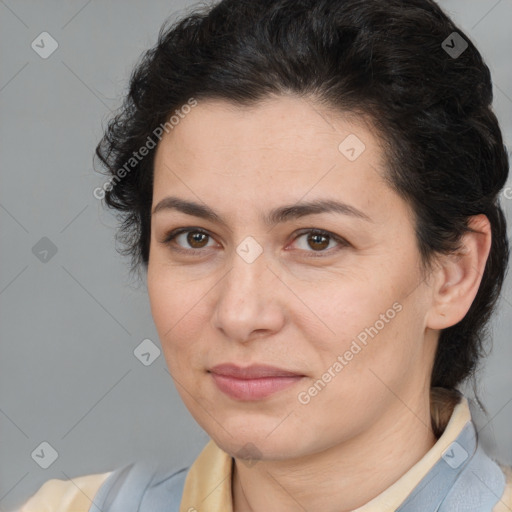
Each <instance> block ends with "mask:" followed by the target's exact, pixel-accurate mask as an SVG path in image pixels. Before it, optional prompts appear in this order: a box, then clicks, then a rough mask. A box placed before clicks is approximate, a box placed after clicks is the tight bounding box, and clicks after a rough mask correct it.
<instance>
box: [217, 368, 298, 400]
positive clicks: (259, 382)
mask: <svg viewBox="0 0 512 512" xmlns="http://www.w3.org/2000/svg"><path fill="white" fill-rule="evenodd" d="M209 373H210V374H211V376H212V378H213V380H214V382H215V384H216V385H217V387H218V388H219V390H220V391H222V392H223V393H225V394H226V395H228V396H229V397H230V398H233V399H235V400H244V401H251V400H261V399H263V398H266V397H268V396H270V395H272V394H274V393H277V392H278V391H281V390H284V389H286V388H289V387H290V386H292V385H294V384H296V383H297V382H299V381H300V380H301V379H302V378H303V377H304V375H302V374H299V373H296V372H293V371H289V370H284V369H282V368H276V367H274V366H267V365H251V366H248V367H245V368H243V367H240V366H237V365H235V364H231V363H226V364H220V365H217V366H214V367H213V368H211V369H210V370H209Z"/></svg>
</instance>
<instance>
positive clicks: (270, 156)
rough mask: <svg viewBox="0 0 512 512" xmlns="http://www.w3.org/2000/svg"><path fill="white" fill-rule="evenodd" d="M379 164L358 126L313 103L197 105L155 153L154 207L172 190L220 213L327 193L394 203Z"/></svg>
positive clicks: (367, 204) (376, 148) (370, 136)
mask: <svg viewBox="0 0 512 512" xmlns="http://www.w3.org/2000/svg"><path fill="white" fill-rule="evenodd" d="M383 162H384V155H383V153H382V150H381V147H380V144H379V139H378V138H377V136H376V135H375V134H374V133H373V132H372V131H371V130H370V129H369V128H368V126H367V125H366V124H365V123H364V122H362V120H361V122H358V120H357V118H355V117H354V116H351V117H348V116H344V115H343V114H341V113H337V112H334V111H329V110H326V109H325V107H323V108H322V107H320V106H319V105H318V104H315V103H314V102H313V101H311V100H306V99H304V98H297V97H294V96H291V97H290V96H279V97H273V98H270V99H266V100H264V101H262V102H259V103H257V104H256V105H254V106H251V107H240V106H238V105H235V104H233V103H230V102H227V101H223V100H202V101H198V103H197V105H196V106H195V107H194V108H192V109H190V111H189V113H187V114H186V115H183V116H182V118H181V119H180V120H179V122H178V123H177V124H176V125H175V126H174V127H173V129H172V130H170V131H169V133H165V134H164V136H163V137H162V140H161V142H160V143H159V145H158V147H157V153H156V156H155V166H154V172H155V180H154V201H153V203H154V204H155V203H156V202H157V201H159V200H160V199H162V197H164V196H165V195H167V194H168V193H170V192H171V191H172V192H173V194H175V193H179V192H181V193H182V195H186V196H187V197H189V198H192V197H193V196H196V197H195V198H196V199H197V198H198V197H199V198H200V199H203V198H211V199H212V200H214V201H215V200H216V199H218V200H219V201H221V202H222V203H223V206H224V207H228V206H229V205H228V204H226V198H232V199H233V201H242V202H243V201H246V202H250V201H252V202H254V203H255V204H262V203H263V202H267V201H268V202H272V203H275V204H282V203H284V202H293V201H298V200H299V199H301V198H303V197H305V196H306V195H307V199H309V200H311V199H316V198H320V197H322V198H324V197H325V194H326V193H328V194H330V197H333V196H336V197H338V198H340V199H343V200H345V201H347V202H351V203H352V204H353V205H354V206H355V207H357V208H359V209H362V210H365V209H370V210H371V209H372V203H375V201H376V200H377V199H378V198H380V200H381V202H382V201H390V200H392V199H397V197H395V198H393V193H392V191H391V190H390V189H389V188H388V185H387V184H386V183H385V182H384V180H383V178H382V176H383V174H384V165H383ZM239 204H241V203H239ZM369 215H371V213H369Z"/></svg>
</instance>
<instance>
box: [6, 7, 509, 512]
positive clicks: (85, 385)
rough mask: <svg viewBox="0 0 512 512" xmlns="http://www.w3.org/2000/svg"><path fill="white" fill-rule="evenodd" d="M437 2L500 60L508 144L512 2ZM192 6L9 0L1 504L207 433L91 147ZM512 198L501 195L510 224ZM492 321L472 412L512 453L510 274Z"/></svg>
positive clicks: (181, 459) (498, 99) (198, 440)
mask: <svg viewBox="0 0 512 512" xmlns="http://www.w3.org/2000/svg"><path fill="white" fill-rule="evenodd" d="M440 4H441V5H442V6H443V7H445V8H446V9H447V10H448V12H449V13H450V14H451V15H452V16H453V18H454V19H455V21H456V22H457V23H458V24H459V25H460V27H461V28H462V30H463V31H464V32H465V33H466V34H468V36H469V37H471V38H472V39H473V41H474V42H475V43H476V44H477V46H478V48H479V49H480V51H481V53H482V54H483V56H484V58H485V59H486V61H487V63H488V65H489V67H490V68H491V72H492V74H493V80H494V85H495V111H496V113H497V115H498V117H499V119H500V121H501V123H502V128H503V133H504V137H505V141H506V142H507V144H508V145H510V143H511V142H512V123H511V119H512V115H511V114H512V99H511V98H512V72H511V68H510V48H512V37H511V31H510V21H511V20H512V0H500V1H496V0H489V1H485V0H443V1H441V2H440ZM192 5H194V4H192V3H191V2H186V1H181V2H179V1H175V0H174V1H172V0H167V1H163V0H158V1H152V2H151V3H149V4H148V3H145V2H142V1H138V2H137V1H134V0H130V1H126V0H124V1H121V0H115V1H114V0H111V1H105V2H99V1H97V0H89V1H87V0H80V1H78V0H76V1H75V0H74V1H66V2H64V1H60V2H58V1H50V0H46V1H44V2H40V1H39V2H36V1H35V0H33V1H29V0H17V1H15V0H0V52H1V57H0V62H1V66H0V73H1V74H0V109H1V118H0V119H1V122H0V151H1V153H0V154H1V166H2V167H1V169H2V177H1V179H2V186H1V188H0V222H1V231H0V232H1V235H0V236H1V242H2V243H1V248H2V253H1V261H2V264H1V266H0V312H1V322H0V332H1V358H0V379H1V380H0V433H1V443H0V448H1V457H0V460H1V464H0V512H2V511H4V512H5V511H6V510H9V509H11V508H14V507H16V506H19V505H20V503H21V502H23V501H24V500H25V499H26V498H27V497H28V496H29V495H31V494H32V493H33V492H35V491H36V490H37V489H38V488H39V487H40V485H42V483H43V482H44V481H46V480H48V479H50V478H62V479H66V478H72V477H74V476H78V475H83V474H90V473H99V472H106V471H110V470H112V469H114V468H116V467H118V466H120V465H122V464H125V463H128V462H129V461H132V460H134V459H141V458H147V457H157V458H163V459H168V460H172V461H174V462H175V463H177V464H183V465H188V464H190V463H191V462H192V461H193V460H194V459H195V457H196V456H197V454H198V453H199V452H200V450H201V448H202V447H203V446H204V444H205V443H206V442H207V440H208V437H207V435H206V434H205V433H204V432H203V431H202V430H201V428H200V427H198V426H197V425H196V423H195V422H194V420H193V419H192V418H191V416H190V415H189V413H188V411H187V410H186V409H185V407H184V406H183V405H182V403H181V400H180V398H179V396H178V394H177V392H176V390H175V389H174V385H173V383H172V379H171V378H170V375H169V373H168V371H167V368H166V365H165V361H164V358H163V355H161V356H160V357H158V358H157V359H156V360H155V361H154V362H153V363H152V364H151V365H149V366H145V365H143V364H142V363H141V362H140V361H139V360H138V359H137V358H136V357H135V356H134V353H133V351H134V349H135V348H136V347H137V346H138V345H139V344H140V343H141V341H142V340H144V339H147V338H149V339H151V340H152V341H153V342H154V343H155V344H156V345H157V346H159V341H158V337H157V334H156V330H155V327H154V325H153V322H152V319H151V315H150V310H149V304H148V299H147V292H146V289H145V286H144V285H142V286H139V287H137V284H136V282H135V281H134V280H132V279H130V276H129V274H128V265H127V264H128V261H127V260H125V259H122V258H121V257H120V256H119V255H118V254H117V253H116V251H115V245H114V233H115V226H116V222H115V219H114V218H113V217H112V216H111V214H110V213H108V212H106V211H104V210H103V209H102V206H101V203H100V201H98V200H97V199H95V198H94V197H93V193H92V191H93V189H94V188H95V187H97V186H98V185H100V184H102V183H103V182H104V178H102V177H101V176H99V175H98V174H96V173H94V172H93V169H92V155H93V151H94V148H95V145H96V143H97V142H98V140H99V138H100V137H101V134H102V126H104V125H105V121H106V119H107V118H108V116H109V114H110V110H113V109H115V108H116V107H118V105H119V100H120V97H121V96H122V94H123V92H124V91H125V88H126V83H127V80H128V77H129V73H130V71H131V69H132V67H133V65H134V64H135V62H136V60H137V58H138V57H139V55H140V54H141V52H142V51H143V50H145V49H147V48H148V47H150V46H151V45H152V44H153V43H154V42H155V41H156V37H157V33H158V30H159V28H160V26H161V24H162V22H163V21H164V19H165V18H167V17H168V16H170V15H171V16H173V17H176V16H177V15H179V14H183V13H184V9H185V11H188V10H190V8H191V6H192ZM43 31H47V32H49V33H50V34H51V36H52V37H53V38H54V39H55V40H56V41H57V42H58V45H59V46H58V49H57V50H56V51H55V52H54V53H53V54H52V55H51V56H50V57H48V58H47V59H43V58H41V57H40V56H39V55H38V54H37V53H36V52H35V51H34V50H33V49H32V48H31V43H32V41H33V40H35V39H36V37H37V36H38V35H39V34H40V33H41V32H43ZM440 43H441V41H440ZM46 48H48V46H46ZM510 184H511V185H512V180H511V182H510ZM508 197H509V198H510V197H512V194H509V195H508ZM511 202H512V200H511V199H507V198H504V199H503V203H504V206H505V208H506V210H507V217H508V219H509V222H512V205H511ZM43 237H47V238H48V239H49V240H50V241H51V243H52V244H54V246H55V247H56V250H57V252H56V253H55V254H54V255H53V256H52V253H51V252H50V253H49V254H48V255H47V256H46V258H47V260H48V261H46V262H43V261H41V260H40V258H41V257H42V256H43V253H39V257H36V255H35V254H34V253H33V247H34V246H35V245H36V244H37V243H38V242H39V244H43V246H44V245H45V244H47V245H48V241H47V240H43V241H42V242H40V240H41V239H42V238H43ZM36 247H39V246H36ZM36 252H37V251H36ZM493 325H494V351H493V353H492V354H491V355H490V357H489V359H488V362H487V365H486V367H485V370H484V371H483V372H482V373H481V378H480V387H479V389H480V396H481V398H482V399H483V402H484V404H485V405H486V407H487V408H488V411H489V416H488V417H484V416H481V415H478V414H477V416H476V419H477V425H478V427H479V429H480V432H481V434H480V435H481V436H482V438H483V442H484V445H485V447H486V449H487V450H488V451H489V452H490V453H491V454H492V455H496V456H499V457H500V459H501V460H502V461H503V462H506V463H508V464H512V376H511V373H512V343H511V341H510V336H509V333H510V331H511V329H512V292H511V286H510V278H509V279H507V284H506V288H505V294H504V300H503V301H502V302H501V305H500V310H499V314H498V315H497V316H496V317H495V321H494V323H493ZM476 412H477V411H476V410H475V414H476ZM491 419H492V420H491ZM43 441H46V442H48V443H50V445H51V446H52V447H54V449H55V450H56V451H57V452H58V458H57V459H56V460H55V462H54V463H53V464H52V465H51V466H50V467H49V468H48V469H43V468H41V467H40V466H39V465H38V464H37V463H36V462H35V460H36V458H35V457H34V458H33V457H32V456H31V454H32V453H33V452H34V450H35V449H36V448H38V446H39V445H40V443H41V442H43ZM45 453H46V454H45V457H47V456H48V453H49V452H48V450H46V452H45ZM41 460H42V459H41Z"/></svg>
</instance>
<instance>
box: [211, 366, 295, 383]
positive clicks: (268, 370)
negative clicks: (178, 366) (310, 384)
mask: <svg viewBox="0 0 512 512" xmlns="http://www.w3.org/2000/svg"><path fill="white" fill-rule="evenodd" d="M209 371H210V372H212V373H216V374H218V375H225V376H228V377H234V378H237V379H258V378H262V377H297V376H299V375H302V374H300V373H297V372H293V371H289V370H283V369H282V368H276V367H275V366H268V365H264V364H253V365H251V366H246V367H241V366H237V365H236V364H232V363H224V364H218V365H217V366H214V367H213V368H210V370H209Z"/></svg>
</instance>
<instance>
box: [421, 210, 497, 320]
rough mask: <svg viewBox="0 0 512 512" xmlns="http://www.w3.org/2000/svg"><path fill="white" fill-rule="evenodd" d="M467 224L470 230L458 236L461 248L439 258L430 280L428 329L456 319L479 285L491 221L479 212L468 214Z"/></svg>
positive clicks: (484, 262) (489, 235) (489, 244)
mask: <svg viewBox="0 0 512 512" xmlns="http://www.w3.org/2000/svg"><path fill="white" fill-rule="evenodd" d="M469 228H470V229H471V231H469V232H467V233H466V234H465V235H464V236H463V237H462V240H461V249H460V250H459V251H458V252H457V253H455V254H449V255H443V256H441V257H440V258H439V265H438V267H437V268H436V270H435V271H434V273H435V274H436V276H435V279H433V281H432V282H433V285H432V306H431V308H430V310H429V311H428V313H427V318H426V327H429V328H430V329H446V328H447V327H451V326H452V325H455V324H457V323H458V322H460V321H461V320H462V319H463V318H464V316H465V315H466V313H467V312H468V310H469V308H470V307H471V304H472V303H473V301H474V299H475V297H476V294H477V292H478V289H479V287H480V283H481V281H482V276H483V273H484V269H485V264H486V262H487V258H488V256H489V251H490V248H491V225H490V222H489V219H488V218H487V217H486V216H485V215H484V214H480V215H475V216H473V217H471V219H470V222H469Z"/></svg>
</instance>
